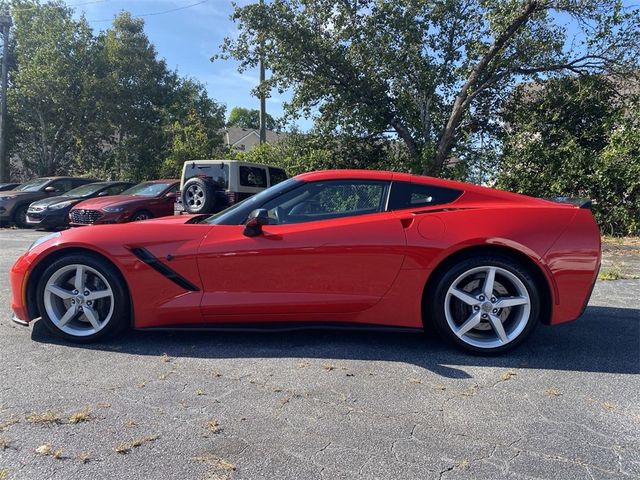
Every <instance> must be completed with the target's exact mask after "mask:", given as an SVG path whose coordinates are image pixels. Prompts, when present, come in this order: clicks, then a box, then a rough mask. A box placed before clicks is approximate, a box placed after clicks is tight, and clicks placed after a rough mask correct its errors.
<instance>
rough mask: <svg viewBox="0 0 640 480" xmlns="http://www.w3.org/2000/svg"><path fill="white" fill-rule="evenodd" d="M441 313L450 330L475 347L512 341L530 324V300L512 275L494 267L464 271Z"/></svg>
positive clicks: (522, 285) (449, 293) (447, 295)
mask: <svg viewBox="0 0 640 480" xmlns="http://www.w3.org/2000/svg"><path fill="white" fill-rule="evenodd" d="M444 313H445V317H446V319H447V324H448V325H449V328H450V329H451V331H452V332H453V333H454V334H455V335H456V336H457V337H458V338H460V340H462V341H463V342H465V343H467V344H469V345H472V346H474V347H477V348H487V349H489V348H496V347H501V346H503V345H506V344H508V343H509V342H512V341H513V340H515V339H516V338H518V336H519V335H520V334H521V333H522V331H523V330H524V329H525V327H526V326H527V323H528V322H529V317H530V314H531V298H530V296H529V292H528V290H527V288H526V287H525V285H524V283H522V281H521V280H520V279H519V278H518V277H517V276H516V275H514V274H513V273H512V272H510V271H509V270H506V269H504V268H501V267H496V266H490V265H488V266H482V267H476V268H472V269H470V270H467V271H466V272H464V273H463V274H462V275H460V276H459V277H458V278H456V279H455V280H454V281H453V283H452V284H451V286H450V287H449V289H448V290H447V294H446V296H445V302H444Z"/></svg>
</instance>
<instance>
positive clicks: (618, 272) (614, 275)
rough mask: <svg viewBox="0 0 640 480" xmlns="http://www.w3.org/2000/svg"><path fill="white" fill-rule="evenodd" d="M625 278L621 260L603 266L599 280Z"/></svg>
mask: <svg viewBox="0 0 640 480" xmlns="http://www.w3.org/2000/svg"><path fill="white" fill-rule="evenodd" d="M623 278H624V275H623V273H622V263H620V262H613V264H612V265H611V266H609V267H606V268H603V269H602V270H600V273H598V280H622V279H623Z"/></svg>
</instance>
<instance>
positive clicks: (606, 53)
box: [214, 0, 640, 174]
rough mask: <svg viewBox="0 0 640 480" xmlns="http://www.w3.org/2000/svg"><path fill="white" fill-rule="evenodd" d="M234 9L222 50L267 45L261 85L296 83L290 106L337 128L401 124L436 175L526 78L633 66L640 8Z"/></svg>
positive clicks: (484, 1) (477, 1)
mask: <svg viewBox="0 0 640 480" xmlns="http://www.w3.org/2000/svg"><path fill="white" fill-rule="evenodd" d="M560 16H562V18H563V21H564V19H565V18H570V19H572V20H573V24H572V27H573V28H574V30H579V34H577V35H576V38H569V37H568V34H567V32H568V31H569V30H568V29H566V28H565V27H564V26H563V25H562V24H561V22H560V20H559V17H560ZM233 18H234V19H235V20H236V21H237V22H238V26H239V35H238V36H237V37H235V38H227V39H226V40H225V42H224V44H223V46H222V54H221V55H220V57H222V58H234V59H237V60H239V61H240V62H241V63H240V68H241V69H246V68H251V67H255V66H256V65H257V63H258V60H259V58H260V57H261V55H264V58H265V60H266V63H267V65H268V67H269V69H270V71H271V72H272V75H271V78H270V79H269V80H267V81H266V82H264V84H262V85H260V86H259V87H258V90H259V91H262V92H263V93H268V92H269V91H270V90H271V89H272V88H276V89H278V90H280V91H284V90H287V89H290V90H291V91H292V92H293V98H292V100H291V102H289V103H288V105H287V109H288V112H289V114H290V115H296V113H297V112H299V111H303V112H306V113H309V112H313V111H317V115H318V121H317V123H318V125H319V126H321V127H323V128H326V129H328V130H334V131H341V132H347V133H349V134H353V135H358V136H369V137H375V136H378V137H379V136H381V135H385V134H387V132H393V133H394V134H395V135H397V136H398V137H399V138H400V139H401V140H402V141H403V142H404V144H405V145H406V148H407V150H408V152H409V154H410V156H411V157H412V158H413V160H414V163H416V164H421V170H422V171H423V172H424V173H431V174H438V173H440V172H441V170H442V167H443V165H445V161H446V160H447V159H448V158H449V157H451V156H455V157H457V156H458V150H457V149H458V147H460V146H461V144H462V143H464V142H474V141H477V138H476V134H477V133H478V132H480V131H483V130H484V129H486V128H487V126H490V125H489V124H490V122H491V118H492V117H495V114H496V112H498V111H499V109H500V108H501V105H502V103H503V101H504V100H505V98H507V97H508V93H509V91H510V89H511V88H512V86H513V85H514V84H515V83H516V82H517V81H520V80H522V79H523V78H529V77H538V76H540V75H552V74H559V73H563V72H574V73H577V74H586V73H592V72H603V71H609V72H615V73H624V72H627V71H629V70H630V69H633V68H636V67H637V58H638V49H639V48H640V47H639V45H640V29H639V28H638V24H639V22H638V19H639V11H638V9H637V8H631V9H624V8H622V7H621V3H620V2H619V1H618V0H585V1H580V2H576V1H574V0H548V1H542V0H429V1H427V0H399V1H395V2H382V1H379V0H345V1H341V2H327V1H324V0H273V1H271V2H268V3H265V4H263V5H262V4H251V5H247V6H244V7H236V9H235V11H234V14H233ZM261 38H265V39H266V41H265V42H264V48H261V47H260V45H261V42H260V41H259V40H260V39H261ZM215 58H217V57H214V59H215ZM487 113H492V114H493V115H487Z"/></svg>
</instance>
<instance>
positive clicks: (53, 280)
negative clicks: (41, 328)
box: [44, 264, 114, 337]
mask: <svg viewBox="0 0 640 480" xmlns="http://www.w3.org/2000/svg"><path fill="white" fill-rule="evenodd" d="M44 307H45V310H46V312H47V315H48V317H49V319H50V320H51V322H52V323H53V324H54V325H55V326H56V327H57V328H59V329H60V330H61V331H63V332H64V333H66V334H68V335H73V336H74V337H86V336H89V335H93V334H95V333H97V332H99V331H100V330H102V329H103V328H104V327H105V326H106V325H107V324H108V323H109V321H110V320H111V317H112V316H113V308H114V297H113V290H112V289H111V286H110V285H109V282H108V281H107V279H106V278H105V277H104V276H103V275H102V274H101V273H100V272H98V271H97V270H96V269H95V268H92V267H89V266H88V265H81V264H74V265H66V266H64V267H62V268H60V269H59V270H57V271H56V272H55V273H54V274H53V275H51V277H49V280H47V285H46V287H45V289H44Z"/></svg>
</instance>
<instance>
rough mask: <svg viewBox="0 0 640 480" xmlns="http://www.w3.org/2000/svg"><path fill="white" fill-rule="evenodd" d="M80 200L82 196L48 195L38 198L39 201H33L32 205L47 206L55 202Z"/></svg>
mask: <svg viewBox="0 0 640 480" xmlns="http://www.w3.org/2000/svg"><path fill="white" fill-rule="evenodd" d="M80 200H82V197H64V196H59V197H48V198H43V199H42V200H38V201H37V202H33V203H32V204H31V205H30V207H39V208H47V207H48V206H49V205H53V204H54V203H62V202H79V201H80Z"/></svg>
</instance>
